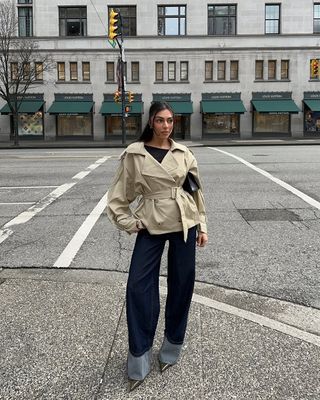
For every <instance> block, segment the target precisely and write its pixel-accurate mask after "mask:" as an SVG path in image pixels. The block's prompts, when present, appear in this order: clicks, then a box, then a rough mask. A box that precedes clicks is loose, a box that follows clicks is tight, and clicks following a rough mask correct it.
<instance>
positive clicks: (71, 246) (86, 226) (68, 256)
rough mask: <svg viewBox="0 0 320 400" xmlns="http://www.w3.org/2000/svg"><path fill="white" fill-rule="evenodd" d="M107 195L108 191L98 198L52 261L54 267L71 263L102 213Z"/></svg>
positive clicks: (66, 265)
mask: <svg viewBox="0 0 320 400" xmlns="http://www.w3.org/2000/svg"><path fill="white" fill-rule="evenodd" d="M107 196H108V192H107V193H105V195H104V196H103V197H102V198H101V199H100V201H99V203H98V204H97V205H96V206H95V208H94V209H93V210H92V211H91V213H90V214H89V215H88V216H87V218H86V219H85V221H84V222H83V224H82V225H81V226H80V228H79V229H78V230H77V232H76V233H75V235H74V236H73V238H72V239H71V240H70V242H69V243H68V245H67V246H66V248H65V249H64V250H63V252H62V253H61V254H60V256H59V257H58V259H57V261H56V262H55V263H54V267H56V268H68V267H69V266H70V264H71V263H72V261H73V259H74V257H75V256H76V254H77V253H78V251H79V250H80V248H81V246H82V245H83V243H84V241H85V240H86V238H87V237H88V235H89V233H90V232H91V229H92V228H93V227H94V225H95V223H96V222H97V221H98V219H99V217H100V215H101V214H102V213H103V211H104V209H105V208H106V206H107Z"/></svg>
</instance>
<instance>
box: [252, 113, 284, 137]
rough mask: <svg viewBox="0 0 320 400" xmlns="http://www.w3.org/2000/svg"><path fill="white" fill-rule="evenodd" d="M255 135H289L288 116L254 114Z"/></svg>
mask: <svg viewBox="0 0 320 400" xmlns="http://www.w3.org/2000/svg"><path fill="white" fill-rule="evenodd" d="M253 129H254V132H255V133H289V132H290V114H264V113H258V112H254V120H253Z"/></svg>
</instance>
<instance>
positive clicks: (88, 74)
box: [81, 61, 91, 82]
mask: <svg viewBox="0 0 320 400" xmlns="http://www.w3.org/2000/svg"><path fill="white" fill-rule="evenodd" d="M81 67H82V81H83V82H90V80H91V66H90V61H82V65H81ZM86 67H89V68H88V69H87V70H86Z"/></svg>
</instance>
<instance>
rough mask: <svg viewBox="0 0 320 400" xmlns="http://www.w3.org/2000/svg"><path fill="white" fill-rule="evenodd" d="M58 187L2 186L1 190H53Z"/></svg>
mask: <svg viewBox="0 0 320 400" xmlns="http://www.w3.org/2000/svg"><path fill="white" fill-rule="evenodd" d="M57 187H58V186H57V185H55V186H0V190H7V189H8V190H11V189H52V188H57Z"/></svg>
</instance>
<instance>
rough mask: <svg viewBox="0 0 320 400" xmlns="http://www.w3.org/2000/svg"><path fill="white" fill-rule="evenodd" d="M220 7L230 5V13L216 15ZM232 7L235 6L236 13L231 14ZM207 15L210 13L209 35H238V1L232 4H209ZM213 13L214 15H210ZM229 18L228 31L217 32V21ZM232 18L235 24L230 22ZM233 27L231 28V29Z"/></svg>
mask: <svg viewBox="0 0 320 400" xmlns="http://www.w3.org/2000/svg"><path fill="white" fill-rule="evenodd" d="M218 7H228V13H227V14H223V15H215V11H216V8H218ZM231 7H234V8H235V13H234V14H231V11H230V9H231ZM207 13H208V14H207V15H208V35H209V36H235V35H237V17H238V8H237V4H236V3H232V4H217V3H214V4H208V7H207ZM210 13H212V14H213V15H210ZM223 18H227V20H228V24H227V25H228V28H227V33H225V32H216V30H215V29H214V27H215V26H217V24H215V22H216V21H218V20H219V19H223ZM230 20H234V24H233V25H232V24H230ZM230 27H231V29H230ZM233 27H234V32H232V28H233Z"/></svg>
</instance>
